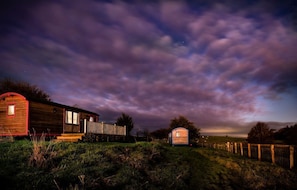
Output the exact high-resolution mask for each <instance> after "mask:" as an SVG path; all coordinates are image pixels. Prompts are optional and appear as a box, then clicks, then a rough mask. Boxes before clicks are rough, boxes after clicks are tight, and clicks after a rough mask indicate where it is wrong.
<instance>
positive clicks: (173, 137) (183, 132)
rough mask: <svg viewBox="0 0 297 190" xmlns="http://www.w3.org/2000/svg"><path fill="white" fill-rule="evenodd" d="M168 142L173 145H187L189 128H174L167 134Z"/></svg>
mask: <svg viewBox="0 0 297 190" xmlns="http://www.w3.org/2000/svg"><path fill="white" fill-rule="evenodd" d="M168 138H169V143H170V144H171V145H172V146H175V145H189V130H188V129H186V128H184V127H177V128H174V129H173V130H172V131H171V133H169V135H168Z"/></svg>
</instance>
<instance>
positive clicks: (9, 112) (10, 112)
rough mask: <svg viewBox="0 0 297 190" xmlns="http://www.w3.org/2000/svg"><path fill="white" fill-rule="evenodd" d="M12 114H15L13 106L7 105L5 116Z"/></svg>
mask: <svg viewBox="0 0 297 190" xmlns="http://www.w3.org/2000/svg"><path fill="white" fill-rule="evenodd" d="M14 114H15V105H8V107H7V115H14Z"/></svg>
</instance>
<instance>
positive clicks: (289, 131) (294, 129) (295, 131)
mask: <svg viewBox="0 0 297 190" xmlns="http://www.w3.org/2000/svg"><path fill="white" fill-rule="evenodd" d="M296 136H297V124H295V125H293V126H290V127H289V126H287V127H285V128H281V129H280V130H278V131H277V132H276V133H274V138H275V139H276V140H281V141H283V142H284V143H286V144H294V145H297V138H296Z"/></svg>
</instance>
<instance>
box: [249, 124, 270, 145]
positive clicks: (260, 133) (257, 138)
mask: <svg viewBox="0 0 297 190" xmlns="http://www.w3.org/2000/svg"><path fill="white" fill-rule="evenodd" d="M273 135H274V134H273V130H271V129H270V128H269V127H268V125H267V124H266V123H262V122H258V123H257V124H256V125H255V126H254V127H252V128H251V130H250V132H249V133H248V138H247V140H248V142H249V143H259V144H261V143H271V142H272V141H273Z"/></svg>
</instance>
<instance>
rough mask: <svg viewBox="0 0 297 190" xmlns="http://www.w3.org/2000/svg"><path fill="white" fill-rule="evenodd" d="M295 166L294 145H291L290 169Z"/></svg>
mask: <svg viewBox="0 0 297 190" xmlns="http://www.w3.org/2000/svg"><path fill="white" fill-rule="evenodd" d="M293 167H294V146H290V169H292V168H293Z"/></svg>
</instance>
